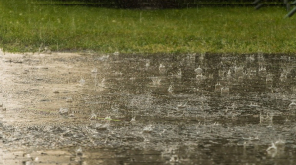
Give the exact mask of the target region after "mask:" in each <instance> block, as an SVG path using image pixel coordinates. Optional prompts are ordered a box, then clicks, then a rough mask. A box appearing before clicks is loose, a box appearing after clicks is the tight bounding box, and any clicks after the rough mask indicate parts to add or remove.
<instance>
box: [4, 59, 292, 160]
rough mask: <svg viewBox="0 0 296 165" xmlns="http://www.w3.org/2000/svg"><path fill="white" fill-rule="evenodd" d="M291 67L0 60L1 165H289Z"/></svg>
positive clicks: (255, 62)
mask: <svg viewBox="0 0 296 165" xmlns="http://www.w3.org/2000/svg"><path fill="white" fill-rule="evenodd" d="M295 66H296V59H295V58H293V57H289V56H284V55H282V56H281V55H251V56H250V55H239V56H226V55H209V54H205V55H204V54H202V55H195V54H185V55H174V56H172V55H150V56H144V57H143V56H141V55H138V56H135V55H79V54H67V53H63V54H59V53H55V54H23V55H17V54H8V53H7V54H5V55H3V54H2V55H1V65H0V67H1V72H2V73H1V79H2V84H1V91H2V96H1V98H0V101H1V102H0V103H1V107H0V108H1V111H0V115H1V126H2V127H1V129H2V131H1V138H2V140H3V144H1V153H2V160H1V162H0V164H1V163H2V164H4V165H29V164H30V165H31V164H74V165H76V164H77V165H78V164H82V165H95V164H186V165H187V164H202V165H206V164H295V163H296V162H295V161H296V157H295V155H296V149H295V148H296V142H295V137H296V136H295V134H296V121H295V112H296V103H295V102H296V83H295V82H296V81H295V79H296V78H295V76H296V68H295Z"/></svg>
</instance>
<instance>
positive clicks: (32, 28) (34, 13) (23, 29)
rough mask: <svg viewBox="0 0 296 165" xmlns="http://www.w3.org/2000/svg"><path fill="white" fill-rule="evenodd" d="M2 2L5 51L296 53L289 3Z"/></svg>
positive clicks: (295, 23) (1, 33)
mask: <svg viewBox="0 0 296 165" xmlns="http://www.w3.org/2000/svg"><path fill="white" fill-rule="evenodd" d="M37 1H38V0H9V1H5V2H0V13H1V16H0V21H1V24H0V44H1V47H2V48H3V49H4V50H5V51H10V52H36V51H38V50H39V49H40V48H43V47H45V46H46V47H48V48H49V49H50V50H52V51H86V50H91V51H96V52H100V53H113V52H116V51H118V52H120V53H192V52H196V53H205V52H210V53H256V52H262V53H296V49H295V47H296V44H295V43H296V35H294V34H295V26H296V21H295V19H296V16H294V17H292V18H289V19H284V18H283V17H284V16H285V15H286V14H287V12H286V11H285V8H284V7H266V8H262V9H260V10H256V11H255V10H254V9H253V8H251V7H202V8H189V9H165V10H128V9H111V8H99V7H88V6H63V5H35V4H34V2H37Z"/></svg>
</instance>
